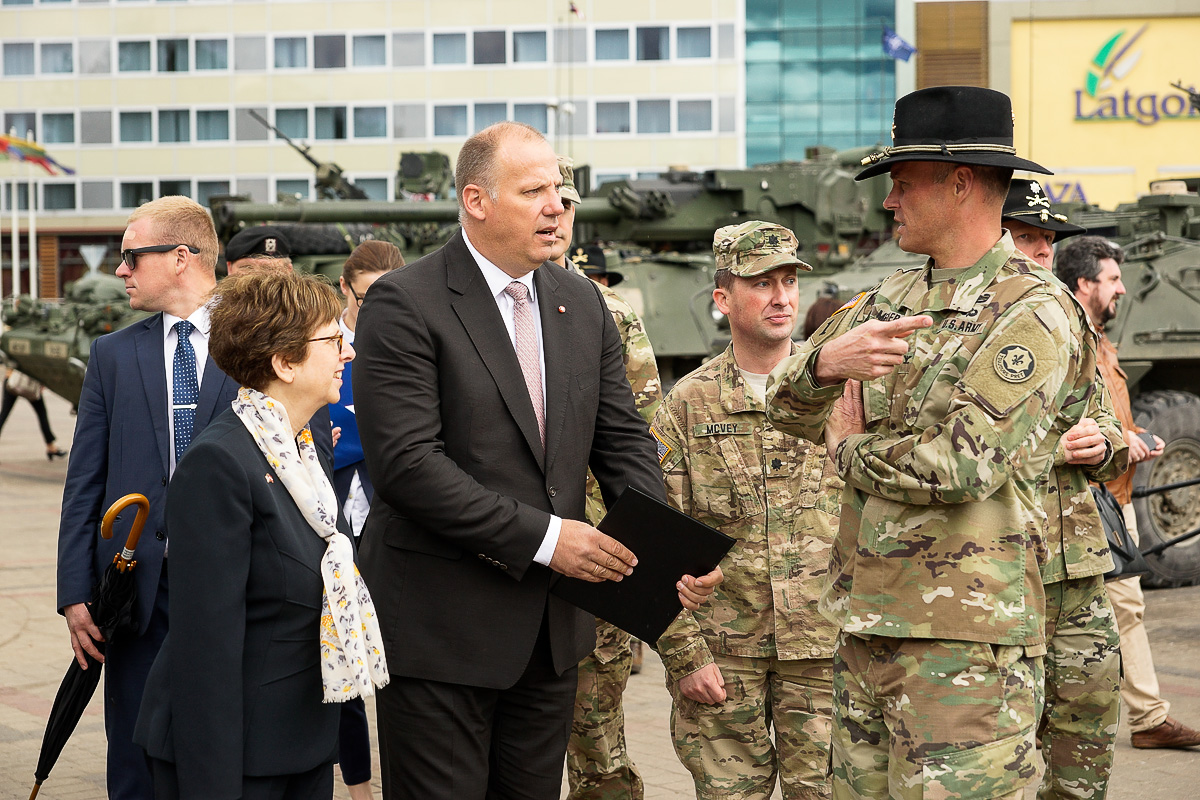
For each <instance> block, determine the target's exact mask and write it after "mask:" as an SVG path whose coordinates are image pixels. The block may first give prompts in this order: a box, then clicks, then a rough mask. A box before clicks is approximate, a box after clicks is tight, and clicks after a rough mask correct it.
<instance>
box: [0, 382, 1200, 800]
mask: <svg viewBox="0 0 1200 800" xmlns="http://www.w3.org/2000/svg"><path fill="white" fill-rule="evenodd" d="M47 404H48V405H49V407H50V412H51V420H52V422H53V425H54V430H55V432H56V433H57V434H58V436H59V439H60V441H61V442H62V443H64V446H65V443H68V442H70V440H71V433H72V430H73V426H74V418H73V417H71V416H70V414H69V413H68V408H67V405H66V403H65V402H63V401H61V400H59V399H58V398H56V397H52V396H47ZM65 474H66V466H65V464H64V463H63V462H62V461H55V462H54V463H53V464H51V463H48V462H47V461H46V460H45V458H44V456H43V452H42V444H41V438H40V436H39V434H38V431H37V425H36V422H35V418H34V415H33V412H32V409H30V407H29V405H28V404H27V403H25V402H24V401H18V404H17V407H16V408H15V409H14V410H13V412H12V416H11V417H10V418H9V421H8V425H7V426H6V427H5V429H4V432H3V436H2V437H0V621H2V623H0V800H24V798H26V797H28V796H29V789H30V786H31V785H32V781H33V768H34V765H35V763H36V761H37V754H38V748H39V746H40V742H41V737H42V732H43V729H44V724H45V720H46V717H47V715H48V714H49V711H50V704H51V701H52V700H53V698H54V693H55V691H56V689H57V687H58V682H59V680H60V678H61V676H62V674H63V671H64V670H65V669H66V667H67V665H68V663H69V661H70V658H71V655H70V649H69V647H68V645H67V636H66V627H65V625H64V624H63V622H62V619H61V618H60V617H59V616H58V615H57V614H56V613H55V611H54V604H55V603H54V561H55V548H56V537H57V530H58V512H59V507H60V502H61V498H62V484H63V479H64V476H65ZM1198 608H1200V587H1194V588H1189V589H1175V590H1170V591H1166V592H1155V593H1151V594H1150V597H1149V612H1148V613H1147V619H1148V622H1147V627H1148V628H1149V629H1150V633H1151V641H1152V642H1153V644H1154V650H1155V658H1156V660H1157V662H1158V673H1159V680H1160V682H1161V684H1162V689H1163V692H1164V693H1165V694H1166V695H1167V697H1168V698H1169V699H1170V700H1171V701H1172V703H1173V704H1174V709H1173V711H1174V713H1175V715H1177V716H1178V717H1179V718H1181V719H1183V720H1184V721H1186V722H1189V723H1191V724H1193V725H1200V611H1197V609H1198ZM669 709H670V702H669V700H668V697H667V693H666V691H665V690H664V689H663V686H662V667H661V665H659V664H658V662H657V661H656V660H655V659H654V656H653V654H649V655H648V657H647V659H646V669H645V671H644V672H643V673H642V674H641V675H636V676H634V677H633V679H632V680H631V682H630V689H629V691H628V693H627V695H626V710H627V714H628V718H629V719H628V738H629V743H630V749H631V750H632V752H633V754H634V757H635V759H636V760H637V763H638V765H639V767H640V768H641V770H642V774H643V776H644V777H645V781H646V797H647V798H649V800H674V799H675V798H686V797H689V796H692V793H691V779H690V777H689V776H688V774H687V772H686V771H685V770H684V769H683V768H682V767H681V766H680V765H679V762H678V761H677V760H676V759H675V754H674V752H673V751H672V749H671V746H670V742H669V741H668V736H667V717H668V712H669ZM1198 785H1200V752H1194V753H1193V752H1172V751H1144V750H1133V749H1132V748H1131V747H1130V746H1129V735H1128V732H1127V731H1124V730H1123V731H1122V733H1121V737H1120V744H1119V746H1118V750H1117V765H1116V771H1115V775H1114V780H1113V786H1112V790H1111V792H1110V795H1109V796H1110V797H1112V798H1118V799H1120V800H1124V798H1134V797H1159V798H1163V799H1164V800H1167V799H1168V798H1170V799H1172V800H1173V799H1174V798H1190V797H1196V796H1197V795H1198V794H1200V792H1198V790H1197V788H1196V787H1197V786H1198ZM103 796H104V730H103V721H102V717H101V709H100V702H99V699H98V695H97V699H96V700H94V701H93V703H92V705H91V706H90V707H89V708H88V711H87V713H86V714H85V715H84V718H83V721H82V722H81V723H80V726H79V729H78V730H77V731H76V733H75V735H74V737H73V738H72V739H71V741H70V743H69V744H68V745H67V749H66V751H65V752H64V754H63V757H62V759H61V761H60V763H59V765H58V766H57V767H56V769H55V770H54V773H53V774H52V775H51V777H50V779H49V780H48V781H47V782H46V786H45V788H44V790H43V791H42V793H41V794H40V797H41V798H46V800H62V799H63V798H70V799H71V800H91V799H92V798H102V797H103ZM338 796H339V797H345V796H346V794H345V791H344V789H342V788H339V791H338ZM1029 796H1030V797H1032V791H1031V792H1030V794H1029Z"/></svg>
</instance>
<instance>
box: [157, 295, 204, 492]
mask: <svg viewBox="0 0 1200 800" xmlns="http://www.w3.org/2000/svg"><path fill="white" fill-rule="evenodd" d="M180 319H181V317H177V316H175V315H174V314H168V313H167V312H166V311H164V312H163V360H164V361H165V362H166V365H167V441H168V442H170V444H169V445H168V446H167V451H168V453H170V455H169V457H168V458H169V469H170V472H169V473H168V475H174V474H175V415H174V414H173V413H171V406H172V405H173V404H174V402H175V398H174V397H173V394H174V390H175V380H174V378H175V347H176V345H178V344H179V335H178V334H177V333H176V332H175V323H176V322H179V321H180ZM187 321H188V322H190V323H192V325H193V327H192V335H191V336H190V337H188V340H189V341H190V342H191V343H192V350H194V351H195V352H196V388H197V389H199V388H200V385H201V384H202V383H203V382H204V365H205V364H207V363H208V330H209V321H208V306H207V305H203V306H200V307H199V308H197V309H196V310H195V311H193V312H192V313H191V315H190V316H189V317H188V318H187Z"/></svg>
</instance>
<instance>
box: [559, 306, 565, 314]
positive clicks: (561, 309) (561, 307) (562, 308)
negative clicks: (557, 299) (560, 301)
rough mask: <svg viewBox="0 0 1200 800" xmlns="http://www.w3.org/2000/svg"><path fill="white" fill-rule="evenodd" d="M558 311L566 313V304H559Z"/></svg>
mask: <svg viewBox="0 0 1200 800" xmlns="http://www.w3.org/2000/svg"><path fill="white" fill-rule="evenodd" d="M558 313H560V314H565V313H567V307H566V306H559V307H558Z"/></svg>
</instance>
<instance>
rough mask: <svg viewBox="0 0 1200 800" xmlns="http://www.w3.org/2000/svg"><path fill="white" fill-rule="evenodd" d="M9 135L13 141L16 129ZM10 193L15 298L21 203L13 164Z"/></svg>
mask: <svg viewBox="0 0 1200 800" xmlns="http://www.w3.org/2000/svg"><path fill="white" fill-rule="evenodd" d="M9 134H10V135H11V136H12V137H13V138H14V139H15V138H16V137H17V129H16V128H11V129H9ZM11 185H12V191H10V192H9V193H8V198H9V203H10V204H11V205H12V208H11V209H9V210H10V211H11V212H12V230H10V231H9V240H10V241H11V242H12V262H11V264H12V287H11V288H12V295H13V297H16V296H17V295H19V294H20V293H21V234H20V233H18V232H17V226H18V225H19V224H20V218H19V217H18V216H17V206H19V205H20V204H21V203H20V201H19V199H18V197H17V166H16V164H13V168H12V182H11Z"/></svg>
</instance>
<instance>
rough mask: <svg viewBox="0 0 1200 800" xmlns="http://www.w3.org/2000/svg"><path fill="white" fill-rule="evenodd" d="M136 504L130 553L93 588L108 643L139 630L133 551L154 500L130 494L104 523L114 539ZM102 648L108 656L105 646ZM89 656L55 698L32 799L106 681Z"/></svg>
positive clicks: (96, 616) (93, 605) (103, 531)
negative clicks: (120, 519)
mask: <svg viewBox="0 0 1200 800" xmlns="http://www.w3.org/2000/svg"><path fill="white" fill-rule="evenodd" d="M132 505H136V506H137V507H138V510H137V516H135V517H134V519H133V527H132V528H130V530H129V538H128V539H126V540H125V549H124V550H122V551H121V552H120V553H118V554H117V555H116V557H114V558H113V563H111V564H109V565H108V568H107V569H106V570H104V574H103V575H101V576H100V580H99V581H97V582H96V586H95V587H94V588H93V589H92V601H91V602H90V603H88V610H89V611H91V613H92V620H93V621H94V622H95V623H96V627H98V628H99V629H100V632H101V633H102V634H104V641H106V642H107V641H111V640H112V637H113V635H114V634H115V633H117V632H119V631H125V630H133V629H134V628H136V625H135V624H134V620H133V603H134V599H135V598H136V596H137V591H136V587H135V586H134V583H133V568H134V567H136V566H137V561H135V560H134V558H133V551H134V550H135V549H136V548H137V543H138V539H139V538H140V537H141V535H142V526H143V525H145V524H146V517H147V516H149V514H150V501H149V500H147V499H146V497H145V495H140V494H127V495H125V496H124V497H122V498H121V499H120V500H118V501H117V502H115V503H113V504H112V507H111V508H110V509H108V512H107V513H105V515H104V521H103V522H102V523H101V524H100V535H101V536H103V537H104V538H105V539H111V538H112V526H113V522H114V521H115V520H116V518H117V515H118V514H120V513H121V512H122V511H124V510H125V509H126V508H128V507H129V506H132ZM97 644H98V645H99V647H100V650H101V652H103V650H104V644H103V642H99V643H97ZM84 656H85V657H86V659H87V662H88V668H87V669H83V668H82V667H80V666H79V662H78V661H76V660H74V659H72V660H71V666H70V667H68V668H67V674H66V676H65V677H64V678H63V681H62V684H61V685H60V686H59V687H58V694H57V695H55V697H54V705H53V707H52V708H51V709H50V720H49V721H48V722H47V723H46V735H45V736H43V737H42V753H41V755H40V756H39V757H38V764H37V769H36V770H34V773H33V775H34V780H35V781H36V783H34V785H33V792H31V793H30V795H29V800H33V799H34V798H35V797H37V794H38V791H39V790H40V789H41V788H42V783H43V781H45V780H46V778H47V777H48V776H49V775H50V770H51V769H53V768H54V763H55V762H56V761H58V757H59V755H61V754H62V751H63V747H65V746H66V744H67V739H70V738H71V734H72V733H73V732H74V730H75V726H77V725H78V724H79V718H80V717H82V716H83V710H84V709H85V708H87V705H88V702H90V701H91V699H92V695H93V694H95V693H96V685H97V684H98V683H100V667H101V664H100V662H99V661H97V660H96V659H95V658H93V657H92V656H91V655H90V654H87V653H85V654H84Z"/></svg>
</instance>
